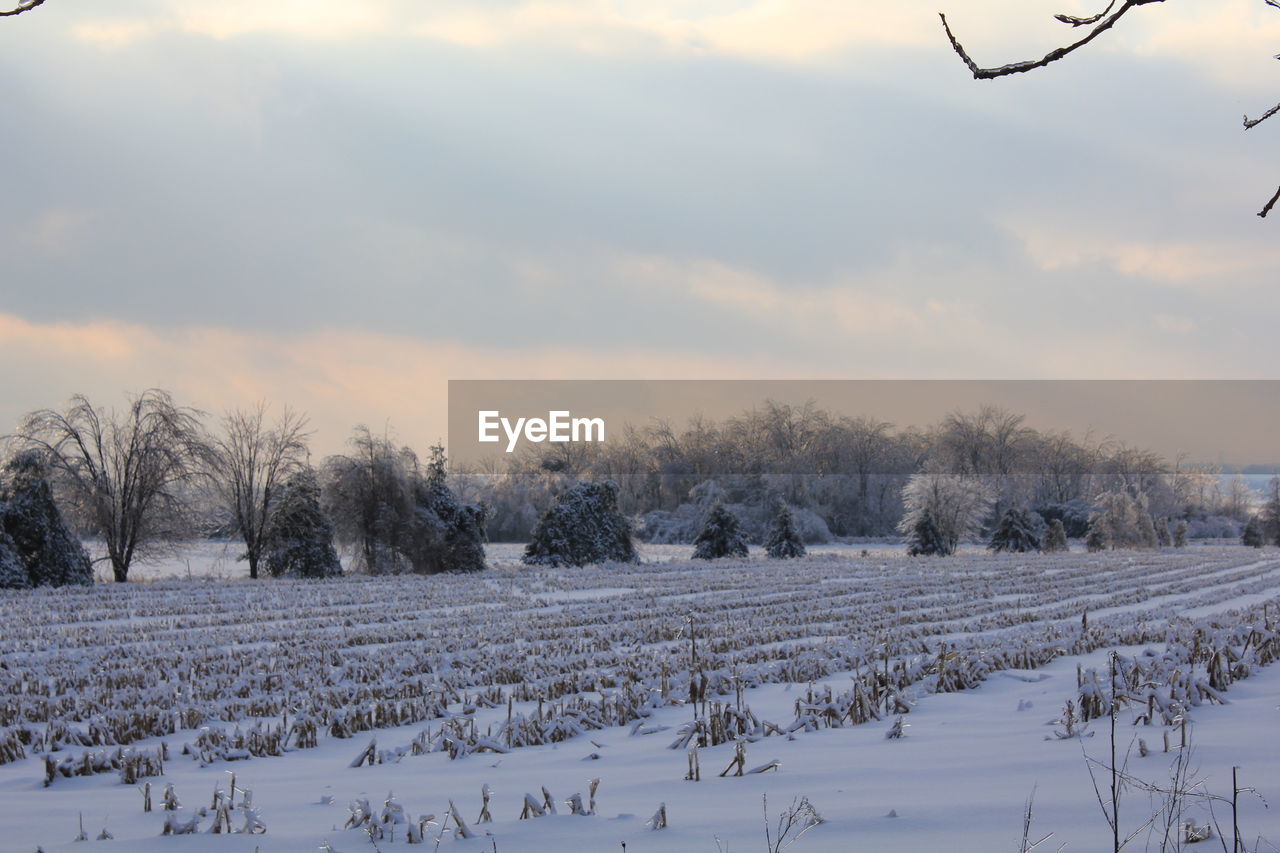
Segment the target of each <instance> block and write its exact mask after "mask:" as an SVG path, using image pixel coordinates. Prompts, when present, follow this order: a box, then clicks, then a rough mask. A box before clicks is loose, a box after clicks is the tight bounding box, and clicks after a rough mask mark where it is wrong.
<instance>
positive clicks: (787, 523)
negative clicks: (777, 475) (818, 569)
mask: <svg viewBox="0 0 1280 853" xmlns="http://www.w3.org/2000/svg"><path fill="white" fill-rule="evenodd" d="M764 550H765V553H766V554H768V555H769V556H770V557H772V558H774V559H775V560H787V559H791V558H793V557H803V556H804V554H805V549H804V540H803V539H802V538H801V536H800V531H799V530H797V529H796V517H795V513H793V512H792V511H791V505H790V504H788V503H785V502H784V503H781V504H779V505H778V512H777V513H776V514H775V515H774V517H773V526H772V527H770V528H769V536H768V538H767V539H765V542H764Z"/></svg>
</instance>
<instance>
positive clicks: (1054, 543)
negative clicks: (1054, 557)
mask: <svg viewBox="0 0 1280 853" xmlns="http://www.w3.org/2000/svg"><path fill="white" fill-rule="evenodd" d="M1044 550H1045V553H1048V554H1053V553H1057V552H1059V551H1066V550H1069V546H1068V545H1067V528H1066V527H1064V526H1063V524H1062V519H1060V518H1055V519H1054V520H1053V521H1052V522H1051V523H1050V524H1049V532H1048V533H1046V534H1045V537H1044Z"/></svg>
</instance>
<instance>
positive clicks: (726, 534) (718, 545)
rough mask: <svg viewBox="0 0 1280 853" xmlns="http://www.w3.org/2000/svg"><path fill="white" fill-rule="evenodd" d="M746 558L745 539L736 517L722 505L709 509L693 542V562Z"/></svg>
mask: <svg viewBox="0 0 1280 853" xmlns="http://www.w3.org/2000/svg"><path fill="white" fill-rule="evenodd" d="M745 556H747V538H746V536H744V535H743V533H742V526H741V525H740V524H739V523H738V517H737V516H736V515H734V514H733V513H731V512H729V510H727V509H725V507H724V504H716V505H715V506H713V507H712V508H711V512H710V514H709V515H708V516H707V520H706V521H705V522H704V523H703V525H702V530H700V531H699V532H698V537H697V538H696V539H694V540H693V558H694V559H695V560H715V559H717V558H720V557H745Z"/></svg>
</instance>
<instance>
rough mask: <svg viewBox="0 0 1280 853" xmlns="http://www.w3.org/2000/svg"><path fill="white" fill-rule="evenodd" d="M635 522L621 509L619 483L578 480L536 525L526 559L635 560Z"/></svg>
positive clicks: (560, 562)
mask: <svg viewBox="0 0 1280 853" xmlns="http://www.w3.org/2000/svg"><path fill="white" fill-rule="evenodd" d="M637 559H638V557H637V555H636V548H635V543H634V542H633V541H632V539H631V525H630V524H629V523H628V522H627V519H626V518H625V517H624V516H623V515H622V513H621V512H619V511H618V487H617V485H616V484H615V483H612V482H608V483H578V484H577V485H576V486H574V487H573V488H571V489H569V490H567V491H566V492H564V494H562V495H560V497H558V498H557V499H556V502H555V504H554V505H553V506H552V507H551V508H550V509H548V510H547V511H546V512H545V513H544V514H543V516H542V518H541V519H539V521H538V526H537V527H536V528H534V531H533V539H532V541H531V542H530V543H529V545H528V546H527V547H526V548H525V551H524V562H525V563H528V564H530V565H544V566H585V565H587V564H588V563H604V562H608V561H613V562H619V563H634V562H636V560H637Z"/></svg>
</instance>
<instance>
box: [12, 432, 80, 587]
mask: <svg viewBox="0 0 1280 853" xmlns="http://www.w3.org/2000/svg"><path fill="white" fill-rule="evenodd" d="M45 473H46V472H45V465H44V459H43V457H42V456H41V455H40V453H39V452H37V451H24V452H22V453H19V454H18V455H16V456H14V457H13V458H12V459H10V460H9V463H8V464H7V465H5V469H4V483H3V486H2V487H0V527H2V528H3V530H4V531H5V532H6V533H7V534H8V535H9V537H11V539H12V541H13V544H14V546H15V548H16V550H17V553H18V555H19V556H20V557H21V558H22V564H23V566H24V567H25V569H26V572H27V579H28V581H29V582H30V584H31V585H32V586H65V585H67V584H79V585H86V586H87V585H89V584H92V583H93V568H92V566H91V564H90V562H89V554H88V553H87V552H86V551H85V550H84V546H82V545H81V544H80V540H79V539H78V538H77V537H76V536H75V534H73V533H72V532H71V531H70V530H69V529H68V528H67V525H66V524H64V523H63V521H62V513H60V512H59V511H58V505H57V504H56V503H54V500H53V490H52V489H51V488H50V487H49V481H48V479H47V478H46V476H45Z"/></svg>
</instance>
